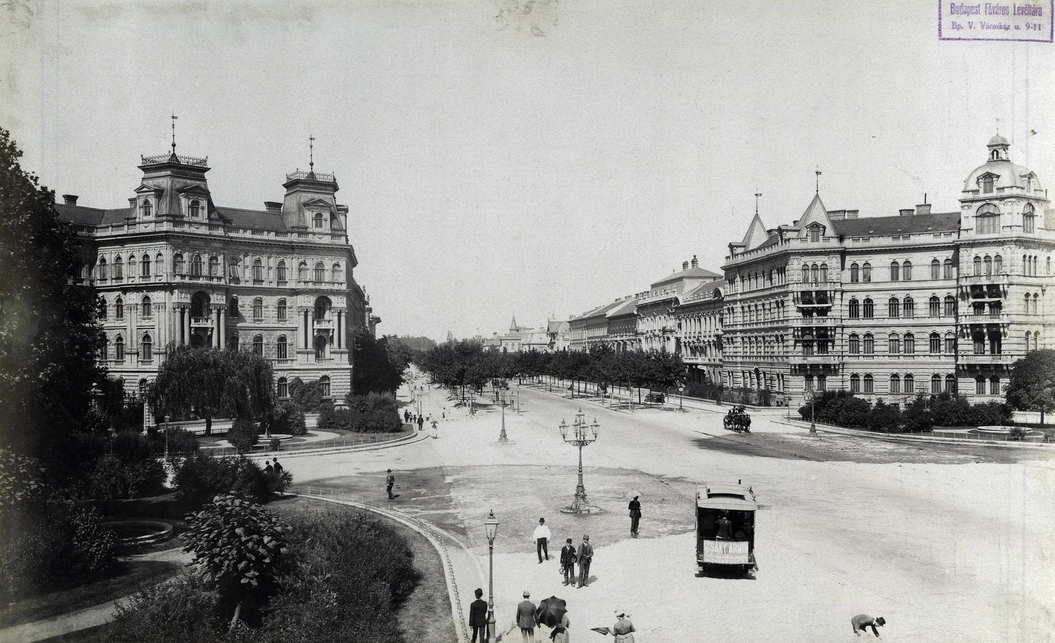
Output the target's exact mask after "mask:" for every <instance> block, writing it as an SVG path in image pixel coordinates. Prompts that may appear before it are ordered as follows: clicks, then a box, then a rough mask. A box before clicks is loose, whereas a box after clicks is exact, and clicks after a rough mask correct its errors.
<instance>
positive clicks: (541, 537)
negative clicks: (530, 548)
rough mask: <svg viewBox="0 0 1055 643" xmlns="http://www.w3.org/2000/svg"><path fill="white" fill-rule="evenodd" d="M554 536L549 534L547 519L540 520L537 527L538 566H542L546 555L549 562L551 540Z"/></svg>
mask: <svg viewBox="0 0 1055 643" xmlns="http://www.w3.org/2000/svg"><path fill="white" fill-rule="evenodd" d="M551 537H552V535H551V534H550V533H549V527H547V526H546V519H545V518H539V519H538V527H535V534H534V538H535V549H536V550H538V564H539V565H541V564H542V555H543V554H545V555H546V560H549V545H548V543H549V539H550V538H551Z"/></svg>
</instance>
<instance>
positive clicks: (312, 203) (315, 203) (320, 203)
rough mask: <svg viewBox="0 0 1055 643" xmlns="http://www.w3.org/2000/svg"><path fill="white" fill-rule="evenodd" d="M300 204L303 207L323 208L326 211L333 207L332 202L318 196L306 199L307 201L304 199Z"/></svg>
mask: <svg viewBox="0 0 1055 643" xmlns="http://www.w3.org/2000/svg"><path fill="white" fill-rule="evenodd" d="M302 205H303V206H304V207H305V208H325V209H326V210H327V211H329V210H330V209H331V208H333V203H332V202H330V201H327V200H326V199H319V198H315V199H308V200H307V201H304V202H303V203H302Z"/></svg>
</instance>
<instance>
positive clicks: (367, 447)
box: [245, 431, 429, 460]
mask: <svg viewBox="0 0 1055 643" xmlns="http://www.w3.org/2000/svg"><path fill="white" fill-rule="evenodd" d="M428 437H429V436H428V435H427V434H426V433H425V432H424V431H419V432H416V433H414V435H409V436H407V437H405V438H399V439H398V440H391V441H389V442H374V443H372V444H353V445H349V446H346V447H339V446H338V447H319V448H317V449H297V450H295V451H281V450H279V451H265V452H263V453H246V454H245V457H247V458H249V459H251V460H257V459H260V458H272V457H278V456H279V454H281V455H282V457H283V458H295V457H298V456H302V455H325V454H327V453H349V452H356V451H379V450H381V449H391V448H392V447H401V446H405V445H407V444H414V443H416V442H421V441H422V440H425V439H427V438H428Z"/></svg>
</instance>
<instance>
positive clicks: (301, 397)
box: [289, 377, 324, 413]
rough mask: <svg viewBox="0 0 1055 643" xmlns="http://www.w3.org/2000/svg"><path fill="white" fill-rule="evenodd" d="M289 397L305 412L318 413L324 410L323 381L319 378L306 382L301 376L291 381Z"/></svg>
mask: <svg viewBox="0 0 1055 643" xmlns="http://www.w3.org/2000/svg"><path fill="white" fill-rule="evenodd" d="M289 397H290V399H292V400H293V403H294V404H296V405H297V406H298V407H299V408H300V409H302V410H303V411H304V412H305V413H318V412H319V411H321V410H322V405H323V401H324V400H323V395H322V383H321V382H319V381H318V380H315V381H312V382H305V381H304V380H302V379H300V378H299V377H294V378H293V379H291V380H290V381H289Z"/></svg>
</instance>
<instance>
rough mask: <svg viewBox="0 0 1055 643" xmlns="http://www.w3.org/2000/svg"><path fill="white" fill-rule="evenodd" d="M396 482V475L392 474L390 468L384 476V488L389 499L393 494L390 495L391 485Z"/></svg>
mask: <svg viewBox="0 0 1055 643" xmlns="http://www.w3.org/2000/svg"><path fill="white" fill-rule="evenodd" d="M395 484H396V477H395V476H394V475H392V470H391V469H389V470H388V475H387V476H386V477H385V488H386V489H387V490H388V499H389V500H391V499H392V498H394V497H395V496H393V495H392V487H394V486H395Z"/></svg>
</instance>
